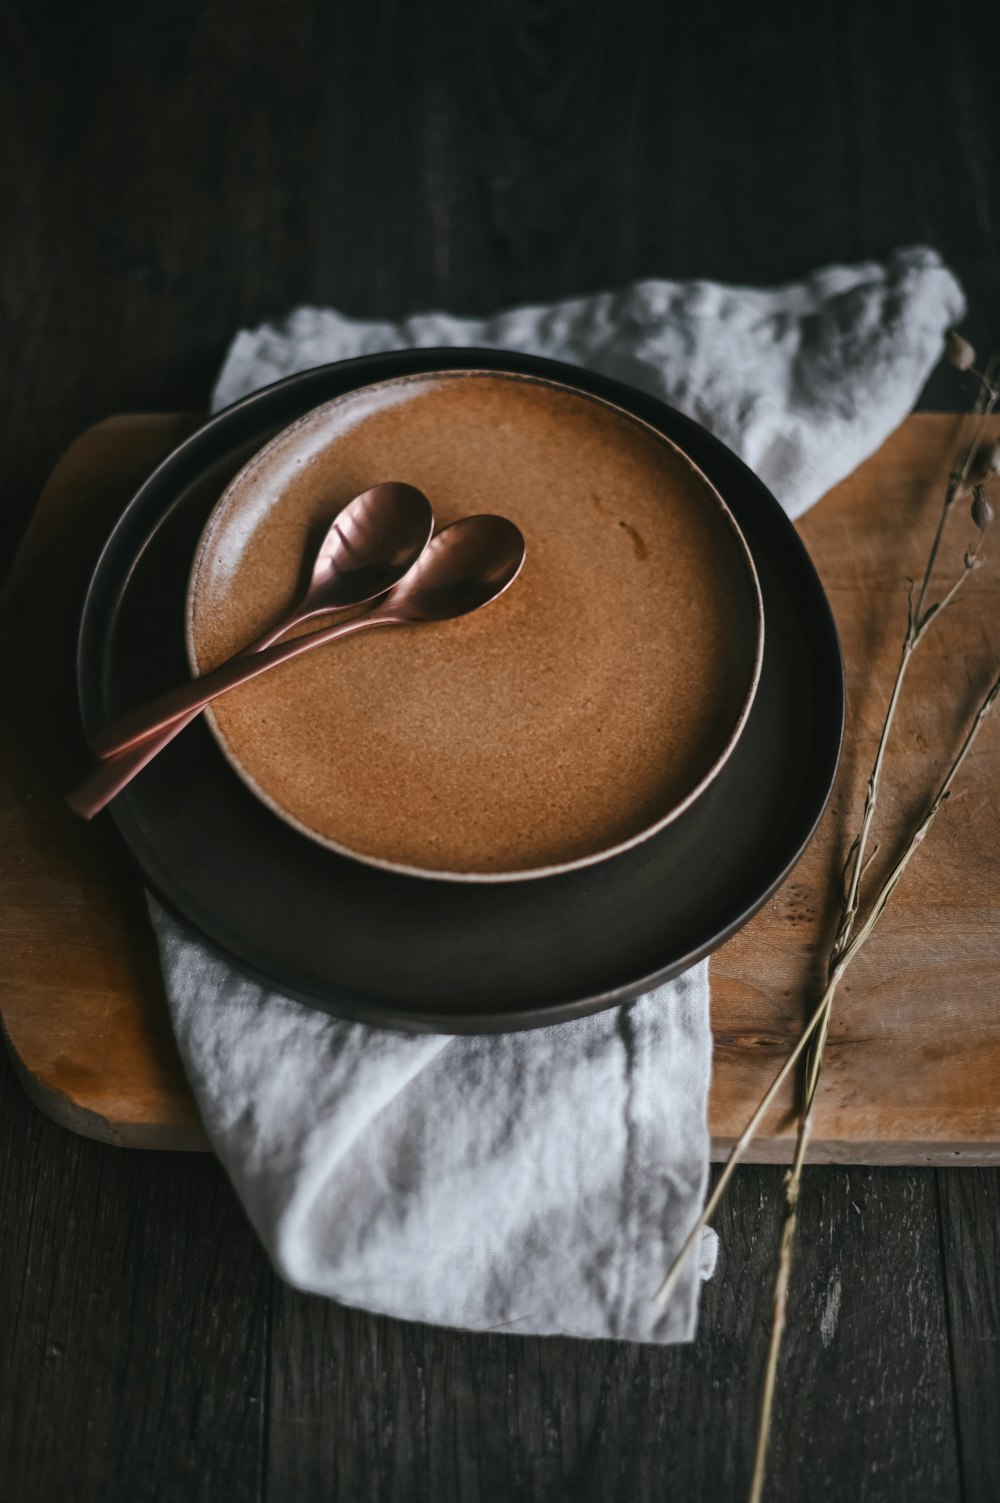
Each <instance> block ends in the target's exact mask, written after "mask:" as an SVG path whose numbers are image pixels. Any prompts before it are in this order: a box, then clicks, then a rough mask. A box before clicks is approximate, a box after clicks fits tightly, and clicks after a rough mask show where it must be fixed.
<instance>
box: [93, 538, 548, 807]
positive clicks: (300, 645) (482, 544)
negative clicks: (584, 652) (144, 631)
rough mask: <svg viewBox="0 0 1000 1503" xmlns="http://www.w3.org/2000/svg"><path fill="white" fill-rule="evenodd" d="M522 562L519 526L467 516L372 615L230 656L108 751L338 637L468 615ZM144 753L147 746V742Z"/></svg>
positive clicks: (126, 723)
mask: <svg viewBox="0 0 1000 1503" xmlns="http://www.w3.org/2000/svg"><path fill="white" fill-rule="evenodd" d="M523 563H524V538H523V537H522V536H521V533H520V531H519V529H518V528H517V527H515V526H514V523H513V522H509V521H508V520H507V519H506V517H495V516H479V517H463V518H462V519H461V521H459V522H453V523H452V525H451V526H450V527H445V528H444V529H443V530H442V531H441V532H439V533H438V534H437V536H436V537H434V538H432V539H431V541H430V543H429V544H428V545H427V548H426V549H425V550H424V552H423V553H422V554H421V556H420V558H419V559H418V560H417V562H416V564H415V565H414V566H413V568H412V569H411V570H410V572H409V573H408V574H407V575H406V576H405V577H404V578H403V579H401V580H400V581H399V583H398V584H396V585H395V586H394V587H393V588H392V589H391V590H390V591H389V593H388V595H386V596H385V598H384V599H383V600H382V601H380V603H379V604H378V605H376V606H374V607H373V609H372V610H370V611H369V612H368V613H367V614H366V615H363V616H357V617H355V618H354V619H353V620H352V621H345V622H342V623H341V624H339V625H337V626H327V627H323V628H322V629H321V630H320V631H315V632H310V633H309V634H308V635H306V636H303V637H295V638H294V639H293V640H292V641H291V642H282V643H278V644H276V645H275V646H273V647H267V648H264V649H263V650H262V651H260V652H256V653H253V654H252V655H251V656H249V657H239V658H234V659H231V660H230V661H229V662H228V663H223V664H222V665H221V667H219V668H214V669H213V670H212V671H211V672H210V673H206V674H203V675H202V676H201V677H200V678H196V679H194V680H192V681H191V682H190V683H187V684H182V685H181V686H180V687H179V688H177V689H173V690H171V691H170V692H168V693H167V694H162V695H160V696H159V698H157V699H155V700H153V701H152V702H151V703H150V704H147V705H144V706H143V707H142V708H141V709H138V710H134V711H132V712H130V713H129V714H128V715H124V716H123V717H122V718H121V719H120V720H118V721H116V722H115V723H114V724H113V725H112V726H110V727H108V729H107V730H106V731H105V732H104V733H103V735H102V738H101V740H102V742H103V743H105V744H106V745H108V748H109V751H110V752H120V751H125V750H126V749H127V748H130V747H135V746H136V745H137V744H139V743H143V742H144V741H145V738H146V737H148V736H150V735H151V734H152V733H153V732H155V731H157V730H158V729H159V728H161V727H163V726H165V725H169V724H171V723H172V722H173V721H174V720H176V719H177V718H178V717H180V716H184V715H188V714H196V713H197V712H198V711H199V710H203V709H204V708H205V706H206V705H207V704H210V703H211V701H212V700H213V699H216V698H218V696H219V695H221V694H227V693H228V692H229V690H230V689H235V688H237V686H238V685H240V684H244V683H247V682H248V681H249V680H250V679H252V678H256V677H257V676H258V674H261V673H266V672H267V671H268V669H269V668H276V667H277V666H278V665H279V664H281V663H287V662H289V661H290V660H291V659H292V658H295V657H298V656H299V654H300V653H303V652H309V651H310V650H311V649H312V648H314V647H322V646H323V645H324V644H325V643H327V642H333V641H336V639H337V638H338V637H346V636H350V635H351V634H352V633H354V632H358V631H366V630H367V629H368V628H369V627H375V626H413V625H417V624H419V623H422V622H430V621H448V620H452V619H453V618H455V617H457V616H465V615H468V614H469V613H470V612H471V611H476V610H479V608H480V607H481V606H484V605H487V604H488V603H489V602H490V601H491V600H495V599H496V597H497V596H498V595H501V594H503V592H504V590H506V589H507V588H508V587H509V586H510V585H511V584H513V582H514V580H515V579H516V578H517V575H518V573H519V572H520V569H521V565H522V564H523ZM141 749H142V750H143V751H145V749H146V748H145V746H144V745H142V746H141ZM148 760H149V759H148V758H144V759H143V761H142V762H141V763H140V764H139V765H138V766H135V767H131V768H127V769H126V768H123V767H122V766H121V765H120V764H119V762H118V760H117V759H116V760H115V761H113V762H105V763H102V764H101V766H99V767H98V768H97V769H96V770H95V771H94V772H93V773H92V774H91V775H90V777H89V778H87V779H85V781H84V782H83V783H82V784H81V785H80V787H79V788H77V789H76V790H75V792H74V793H73V794H72V795H71V796H70V800H69V802H70V805H71V806H72V808H74V809H75V810H76V811H77V812H78V813H79V814H82V815H84V817H85V818H87V819H89V818H91V816H92V815H94V814H97V813H98V812H99V811H100V810H101V809H103V808H104V806H105V804H106V803H108V802H109V800H110V799H112V798H114V796H115V794H116V793H118V792H120V790H121V789H122V788H123V787H125V785H126V784H127V783H129V782H131V780H132V778H133V777H134V776H135V774H136V773H137V772H139V771H140V769H141V767H143V766H145V764H146V761H148Z"/></svg>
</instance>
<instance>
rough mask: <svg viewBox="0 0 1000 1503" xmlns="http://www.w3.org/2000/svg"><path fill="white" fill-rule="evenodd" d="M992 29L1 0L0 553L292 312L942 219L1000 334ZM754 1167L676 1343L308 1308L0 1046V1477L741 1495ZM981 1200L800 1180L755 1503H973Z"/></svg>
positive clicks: (726, 13) (988, 1393) (985, 1413)
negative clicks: (451, 1325)
mask: <svg viewBox="0 0 1000 1503" xmlns="http://www.w3.org/2000/svg"><path fill="white" fill-rule="evenodd" d="M992 15H993V12H992V8H990V7H986V6H984V5H976V4H972V3H961V4H951V5H948V6H945V5H942V4H940V3H936V4H930V3H914V0H891V3H890V0H871V3H868V4H858V5H853V6H845V5H843V4H828V3H825V0H819V3H816V4H813V5H811V6H806V7H803V6H800V5H797V4H791V3H788V4H785V3H782V4H773V5H770V6H767V7H760V8H756V9H753V8H750V9H748V8H746V7H735V6H734V7H727V6H725V5H718V4H717V5H693V6H689V7H684V8H683V9H681V8H679V7H671V6H667V5H665V4H663V3H662V0H619V3H618V4H616V5H614V6H605V5H598V4H583V3H578V4H568V3H563V4H544V3H542V0H534V3H527V0H517V3H515V0H494V3H493V4H486V3H472V0H448V3H428V4H423V5H420V4H412V3H406V0H367V3H361V0H353V3H343V4H340V5H337V4H331V3H329V0H300V3H293V4H288V5H281V4H274V3H264V0H241V3H235V0H149V3H146V4H144V5H141V6H140V5H135V4H132V3H125V0H102V3H96V0H77V3H75V4H72V5H71V4H68V3H65V0H63V3H60V0H5V3H2V4H0V22H2V35H0V143H2V144H0V204H2V206H3V208H2V211H0V236H2V245H3V250H2V256H0V309H2V314H0V328H2V354H0V393H2V411H3V412H4V414H5V421H4V425H3V444H2V448H0V476H2V485H0V496H2V503H0V532H2V541H3V545H4V549H5V551H6V552H9V549H10V547H11V546H12V545H13V543H14V541H15V539H16V536H17V534H18V533H19V531H20V529H21V528H22V526H23V524H24V522H25V520H26V518H27V516H28V514H29V511H30V508H31V506H32V503H33V500H34V498H35V496H36V495H37V492H38V490H39V487H40V485H41V483H42V481H43V479H44V476H45V474H46V472H47V470H48V468H49V467H50V466H51V464H52V462H53V461H54V460H55V458H56V457H57V455H58V454H59V452H60V451H61V450H62V449H63V448H64V447H65V446H66V444H67V443H68V442H69V441H70V440H71V439H72V438H73V437H74V436H75V434H77V433H78V432H79V431H80V430H81V429H82V428H84V427H85V426H86V425H87V424H89V423H91V422H93V421H94V420H96V419H97V418H100V417H102V416H104V415H106V414H107V413H110V412H115V411H121V410H128V409H132V410H138V409H145V410H150V409H155V408H157V407H159V408H165V409H176V408H197V407H199V406H200V405H202V404H203V403H204V401H205V399H206V395H207V392H208V389H209V385H210V382H211V379H212V376H213V373H214V372H215V370H216V368H217V367H218V365H219V362H220V360H221V358H222V355H223V353H224V350H225V348H226V344H227V342H228V340H229V338H230V337H231V335H232V333H233V332H234V330H235V329H237V328H238V327H239V326H240V325H243V324H246V323H249V322H253V321H255V320H260V319H262V318H264V317H267V316H269V315H275V314H280V313H281V312H282V311H284V310H285V309H286V308H288V307H290V306H292V305H294V304H296V303H300V302H303V301H313V302H319V303H327V302H330V303H335V304H336V305H337V306H339V307H340V308H342V309H345V310H347V311H348V312H350V313H353V314H357V315H375V314H401V313H404V312H407V311H416V310H418V309H420V308H425V307H429V306H442V305H444V306H448V307H449V308H452V309H454V310H456V311H462V312H476V311H486V310H488V309H491V308H493V307H495V306H497V305H500V304H504V303H507V302H510V301H512V300H515V299H523V298H532V299H535V298H538V299H541V298H547V297H551V296H555V295H559V294H568V293H575V292H582V291H585V290H587V289H591V288H597V287H601V286H606V285H611V284H614V283H619V282H622V281H624V280H626V279H628V278H631V277H637V276H644V275H668V276H705V277H719V278H725V279H729V280H739V281H747V282H763V281H775V280H780V279H783V278H790V277H794V276H796V275H798V274H800V273H802V272H805V271H807V270H809V269H810V268H811V267H813V266H814V265H817V264H819V263H821V262H824V261H828V260H833V259H837V258H845V259H857V258H861V257H866V256H876V255H880V254H882V253H884V252H886V251H888V250H889V249H891V248H892V247H893V246H896V245H900V244H906V243H911V242H917V241H925V242H928V243H931V244H933V245H936V246H938V247H939V248H940V249H941V251H942V252H943V253H944V254H945V256H946V257H947V259H948V260H949V261H950V263H951V264H952V266H953V267H954V268H955V269H956V270H957V272H958V273H959V275H960V276H961V277H962V278H963V279H964V282H965V284H966V287H967V289H968V291H969V295H970V301H971V304H972V312H971V315H970V318H969V321H968V324H967V329H968V331H969V333H970V334H971V337H972V338H973V339H975V340H976V341H977V342H980V343H983V344H988V343H989V342H990V341H991V339H992V338H993V336H994V334H995V331H996V330H997V328H998V327H1000V281H998V277H997V271H998V268H1000V126H998V121H1000V113H998V89H997V76H998V58H1000V47H998V46H997V42H998V40H1000V37H998V35H997V28H996V24H995V21H994V20H993V19H991V17H992ZM955 399H956V395H955V386H954V385H953V384H952V383H951V382H950V381H949V379H948V377H947V375H941V376H938V377H935V378H934V380H933V381H932V383H931V386H930V387H929V389H928V391H927V393H926V394H925V397H924V403H923V404H924V405H925V406H929V407H947V406H948V405H950V404H953V403H954V401H955ZM10 645H11V644H5V648H8V647H9V646H10ZM6 859H20V857H18V858H15V857H14V856H13V853H8V855H7V858H6ZM780 1186H781V1171H780V1170H772V1169H745V1170H743V1171H742V1172H741V1173H740V1175H739V1176H738V1178H737V1182H736V1185H735V1189H734V1191H733V1193H732V1194H731V1195H730V1197H729V1200H728V1202H727V1204H726V1206H725V1210H724V1211H723V1213H722V1215H721V1216H720V1218H719V1222H718V1226H719V1230H720V1232H721V1234H722V1243H723V1253H722V1260H721V1265H720V1270H719V1273H718V1275H717V1277H716V1279H715V1281H714V1282H713V1283H712V1284H711V1285H710V1286H709V1287H708V1289H707V1290H706V1294H705V1298H704V1302H703V1308H702V1318H701V1328H700V1334H699V1337H698V1340H697V1341H696V1342H695V1343H694V1345H692V1346H691V1347H688V1348H679V1349H668V1350H664V1351H659V1350H653V1349H645V1348H639V1347H632V1346H625V1345H615V1344H611V1343H586V1342H585V1343H578V1342H572V1341H569V1340H556V1341H553V1340H549V1341H540V1340H534V1339H526V1338H521V1337H516V1338H515V1337H505V1336H501V1335H492V1336H470V1335H459V1334H453V1333H446V1332H443V1331H439V1330H431V1329H426V1328H422V1327H417V1326H407V1325H404V1324H401V1323H397V1322H394V1321H390V1320H383V1319H376V1318H374V1317H371V1316H368V1315H364V1314H360V1313H357V1312H352V1311H348V1310H343V1309H339V1308H338V1307H336V1306H335V1305H332V1304H329V1303H327V1302H323V1301H320V1300H316V1299H311V1298H307V1297H304V1296H302V1295H299V1294H296V1293H294V1292H292V1291H291V1290H289V1289H288V1288H286V1287H285V1286H284V1285H283V1284H281V1283H280V1282H279V1281H278V1280H277V1279H276V1278H275V1276H274V1275H273V1273H272V1272H271V1271H270V1268H269V1266H268V1265H267V1263H266V1261H265V1259H264V1256H263V1254H262V1252H261V1250H260V1248H259V1246H258V1244H257V1242H256V1240H255V1238H254V1236H253V1235H252V1233H251V1232H250V1229H249V1227H248V1225H247V1223H246V1221H245V1220H244V1217H243V1214H242V1212H241V1210H240V1207H239V1205H238V1204H237V1202H236V1199H235V1197H234V1195H233V1192H232V1190H231V1189H230V1187H229V1185H228V1183H227V1181H226V1180H225V1177H224V1175H223V1173H222V1171H221V1170H220V1168H219V1167H218V1165H217V1164H216V1163H215V1162H214V1161H212V1160H210V1159H207V1158H206V1159H201V1158H196V1157H182V1156H171V1155H154V1154H139V1153H128V1152H124V1151H120V1150H115V1149H111V1148H105V1147H101V1146H98V1145H97V1144H95V1143H93V1142H89V1141H85V1140H83V1139H81V1138H76V1137H73V1136H71V1135H70V1134H69V1133H66V1132H64V1131H62V1130H61V1129H59V1128H57V1127H55V1126H53V1125H52V1124H51V1123H50V1122H48V1121H46V1120H45V1119H44V1118H43V1117H42V1116H40V1115H39V1114H38V1113H37V1112H36V1111H35V1110H34V1108H32V1107H31V1106H30V1105H29V1104H28V1102H27V1101H26V1100H25V1098H24V1097H23V1095H22V1093H21V1091H20V1088H19V1086H18V1085H17V1083H16V1081H15V1080H14V1078H13V1076H12V1074H11V1070H10V1067H9V1065H8V1063H7V1062H6V1060H5V1058H4V1057H3V1054H2V1051H0V1496H2V1497H3V1498H4V1499H10V1500H11V1503H29V1500H30V1503H34V1500H42V1499H44V1500H76V1499H80V1500H101V1503H109V1500H119V1499H120V1500H123V1503H124V1500H127V1503H138V1500H142V1499H150V1500H152V1499H155V1500H157V1503H164V1500H174V1499H177V1500H183V1503H191V1500H195V1499H206V1500H211V1503H220V1500H221V1503H227V1500H229V1499H248V1500H249V1499H254V1500H256V1499H266V1500H270V1503H282V1500H285V1499H289V1500H295V1503H311V1500H319V1499H330V1498H338V1499H351V1500H353V1499H359V1500H366V1503H367V1500H384V1499H394V1500H414V1499H433V1500H434V1503H449V1500H456V1499H462V1500H480V1499H482V1500H489V1503H494V1500H501V1499H562V1498H566V1499H573V1500H587V1499H593V1500H597V1499H600V1500H602V1503H606V1500H612V1499H615V1500H622V1503H640V1500H645V1499H653V1498H656V1499H665V1498H677V1499H691V1498H699V1497H704V1498H708V1499H716V1498H728V1497H732V1496H737V1497H738V1496H741V1495H742V1492H743V1490H744V1489H745V1485H746V1478H747V1475H748V1470H749V1463H750V1457H751V1454H752V1450H751V1448H752V1442H753V1431H754V1422H755V1407H756V1397H757V1387H758V1380H759V1375H760V1372H761V1368H762V1363H763V1358H764V1349H765V1342H766V1336H767V1326H768V1316H769V1298H770V1280H771V1273H772V1268H773V1260H774V1249H775V1243H776V1235H777V1225H778V1198H779V1190H780ZM998 1202H1000V1174H998V1172H996V1171H988V1170H971V1169H970V1170H939V1171H917V1170H879V1171H874V1170H867V1169H832V1168H826V1169H815V1170H813V1171H811V1172H810V1173H809V1174H808V1177H807V1181H806V1192H805V1203H804V1208H803V1217H802V1224H801V1229H800V1237H799V1259H798V1264H797V1267H796V1272H795V1280H794V1289H793V1296H792V1309H791V1318H790V1330H789V1336H788V1339H787V1342H786V1350H785V1356H784V1361H783V1367H782V1374H781V1385H780V1394H779V1400H778V1409H777V1421H778V1433H777V1438H776V1440H775V1442H774V1446H773V1453H772V1462H771V1487H770V1492H769V1496H770V1497H771V1498H773V1499H789V1500H797V1499H801V1498H806V1497H808V1498H809V1499H810V1500H815V1499H838V1500H839V1499H848V1498H850V1499H852V1500H858V1499H865V1500H867V1499H876V1498H879V1499H881V1498H887V1499H917V1500H923V1499H934V1500H936V1503H946V1500H951V1499H962V1500H964V1503H973V1500H980V1499H982V1500H986V1499H995V1498H997V1497H998V1496H1000V1423H998V1421H1000V1400H998V1398H997V1379H998V1341H1000V1234H998V1213H1000V1204H998Z"/></svg>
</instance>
